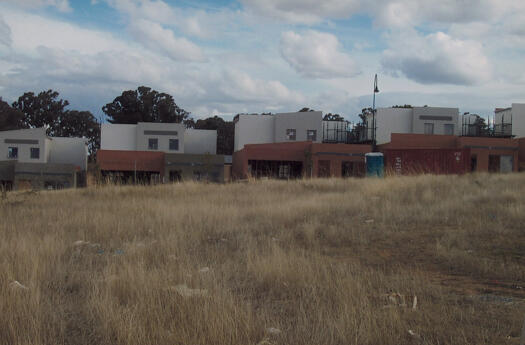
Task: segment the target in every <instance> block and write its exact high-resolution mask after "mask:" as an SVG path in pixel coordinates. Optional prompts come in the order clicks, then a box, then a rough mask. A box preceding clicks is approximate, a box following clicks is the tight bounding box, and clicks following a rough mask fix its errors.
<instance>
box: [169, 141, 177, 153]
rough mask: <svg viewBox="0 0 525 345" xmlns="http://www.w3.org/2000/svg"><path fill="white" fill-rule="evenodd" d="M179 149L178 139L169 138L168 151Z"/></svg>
mask: <svg viewBox="0 0 525 345" xmlns="http://www.w3.org/2000/svg"><path fill="white" fill-rule="evenodd" d="M178 150H179V139H170V151H178Z"/></svg>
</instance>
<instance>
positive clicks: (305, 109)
mask: <svg viewBox="0 0 525 345" xmlns="http://www.w3.org/2000/svg"><path fill="white" fill-rule="evenodd" d="M309 111H315V110H313V109H310V108H306V107H304V108H302V109H301V110H299V112H300V113H306V112H309Z"/></svg>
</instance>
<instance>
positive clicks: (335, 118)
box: [323, 113, 345, 121]
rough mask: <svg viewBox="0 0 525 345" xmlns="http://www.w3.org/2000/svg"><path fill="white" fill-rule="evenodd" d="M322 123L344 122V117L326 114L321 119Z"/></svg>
mask: <svg viewBox="0 0 525 345" xmlns="http://www.w3.org/2000/svg"><path fill="white" fill-rule="evenodd" d="M323 120H324V121H345V119H344V117H342V116H341V115H339V114H332V113H328V114H326V115H325V116H324V117H323Z"/></svg>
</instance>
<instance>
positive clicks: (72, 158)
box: [0, 128, 88, 189]
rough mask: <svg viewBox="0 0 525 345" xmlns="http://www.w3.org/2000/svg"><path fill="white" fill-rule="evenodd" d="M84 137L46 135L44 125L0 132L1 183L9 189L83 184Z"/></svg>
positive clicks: (85, 147) (84, 168)
mask: <svg viewBox="0 0 525 345" xmlns="http://www.w3.org/2000/svg"><path fill="white" fill-rule="evenodd" d="M87 157H88V148H87V139H84V138H60V137H49V136H47V135H46V130H45V128H30V129H19V130H12V131H1V132H0V183H1V184H2V185H3V186H6V187H7V188H10V189H11V188H12V189H25V188H31V189H44V188H45V189H60V188H71V187H81V186H85V184H86V171H87Z"/></svg>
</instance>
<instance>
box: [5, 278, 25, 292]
mask: <svg viewBox="0 0 525 345" xmlns="http://www.w3.org/2000/svg"><path fill="white" fill-rule="evenodd" d="M9 286H10V287H11V288H12V289H21V290H29V288H28V287H27V286H25V285H22V284H20V283H19V282H18V281H17V280H15V281H13V282H11V283H9Z"/></svg>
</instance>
